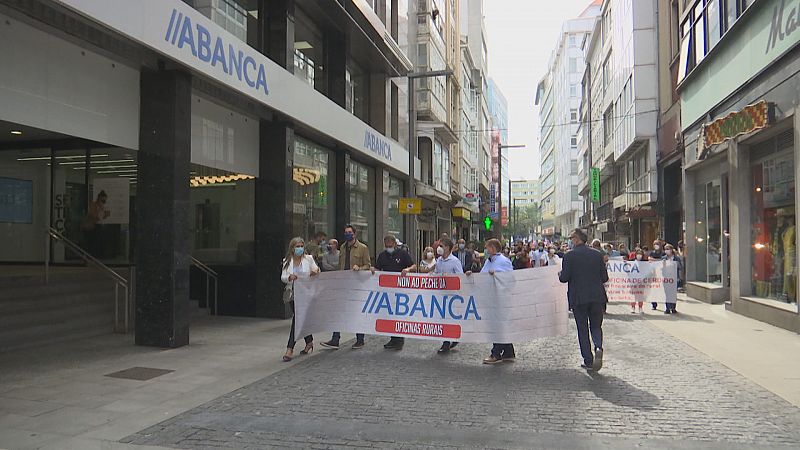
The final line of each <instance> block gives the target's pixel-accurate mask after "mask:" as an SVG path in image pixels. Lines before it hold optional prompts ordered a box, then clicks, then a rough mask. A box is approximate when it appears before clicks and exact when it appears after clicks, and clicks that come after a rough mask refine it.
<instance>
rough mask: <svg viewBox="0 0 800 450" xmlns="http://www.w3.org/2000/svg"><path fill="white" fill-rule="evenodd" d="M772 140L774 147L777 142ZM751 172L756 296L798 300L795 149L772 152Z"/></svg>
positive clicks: (755, 163) (788, 300) (753, 164)
mask: <svg viewBox="0 0 800 450" xmlns="http://www.w3.org/2000/svg"><path fill="white" fill-rule="evenodd" d="M772 142H773V143H771V144H770V145H773V146H774V145H775V144H774V142H776V141H772ZM754 153H756V152H755V151H754ZM751 173H752V189H751V193H750V195H751V201H752V203H751V207H752V214H753V217H752V222H753V227H752V250H751V251H752V264H753V295H755V296H757V297H763V298H770V299H774V300H778V301H781V302H785V303H797V275H796V273H797V251H796V248H797V234H796V228H795V226H796V224H797V222H796V213H795V202H794V190H795V185H794V182H795V179H794V156H793V152H792V150H791V149H789V150H786V151H782V152H773V154H772V155H769V156H766V157H764V158H762V159H760V160H757V161H755V162H753V163H751Z"/></svg>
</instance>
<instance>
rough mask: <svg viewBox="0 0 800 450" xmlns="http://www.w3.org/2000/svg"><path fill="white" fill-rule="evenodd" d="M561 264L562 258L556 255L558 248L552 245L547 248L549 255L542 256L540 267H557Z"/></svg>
mask: <svg viewBox="0 0 800 450" xmlns="http://www.w3.org/2000/svg"><path fill="white" fill-rule="evenodd" d="M559 264H561V258H560V257H559V256H558V255H556V248H555V247H553V246H552V245H551V246H549V247H547V253H545V254H544V255H542V257H541V261H539V265H540V266H542V267H544V266H557V265H559Z"/></svg>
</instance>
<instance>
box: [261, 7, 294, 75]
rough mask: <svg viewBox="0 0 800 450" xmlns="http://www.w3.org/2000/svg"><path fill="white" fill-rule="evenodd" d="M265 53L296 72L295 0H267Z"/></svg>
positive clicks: (285, 67) (292, 71)
mask: <svg viewBox="0 0 800 450" xmlns="http://www.w3.org/2000/svg"><path fill="white" fill-rule="evenodd" d="M264 9H265V10H266V15H267V17H266V19H265V21H266V23H265V25H266V26H265V27H264V28H265V30H266V33H265V34H266V36H265V39H266V41H267V42H266V46H265V47H266V48H265V52H264V53H265V54H266V55H267V56H268V57H269V58H270V59H271V60H273V61H275V62H276V63H278V64H279V65H280V66H281V67H283V68H284V69H286V70H288V71H289V72H291V73H294V0H270V1H268V2H265V5H264Z"/></svg>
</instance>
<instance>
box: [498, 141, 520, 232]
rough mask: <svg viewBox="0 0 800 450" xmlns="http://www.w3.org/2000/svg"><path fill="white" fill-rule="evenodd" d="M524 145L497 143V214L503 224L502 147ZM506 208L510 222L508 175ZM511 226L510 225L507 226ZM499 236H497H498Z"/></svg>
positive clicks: (509, 183) (509, 184) (509, 181)
mask: <svg viewBox="0 0 800 450" xmlns="http://www.w3.org/2000/svg"><path fill="white" fill-rule="evenodd" d="M525 147H526V146H525V145H503V144H498V145H497V176H498V177H499V179H498V180H497V197H498V198H499V199H500V201H499V207H500V208H499V209H500V210H499V211H498V212H499V214H500V224H501V225H502V224H503V195H502V190H503V189H502V188H503V149H504V148H525ZM508 208H509V211H508V213H509V217H508V219H509V224H510V223H511V177H510V176H509V177H508ZM509 228H511V227H509ZM498 237H499V236H498Z"/></svg>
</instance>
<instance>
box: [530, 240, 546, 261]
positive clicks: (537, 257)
mask: <svg viewBox="0 0 800 450" xmlns="http://www.w3.org/2000/svg"><path fill="white" fill-rule="evenodd" d="M544 256H547V252H546V251H545V250H544V242H539V244H538V245H537V246H536V247H534V250H533V251H531V254H530V258H531V267H539V266H541V264H540V263H541V260H542V257H544Z"/></svg>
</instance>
